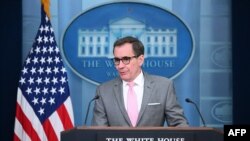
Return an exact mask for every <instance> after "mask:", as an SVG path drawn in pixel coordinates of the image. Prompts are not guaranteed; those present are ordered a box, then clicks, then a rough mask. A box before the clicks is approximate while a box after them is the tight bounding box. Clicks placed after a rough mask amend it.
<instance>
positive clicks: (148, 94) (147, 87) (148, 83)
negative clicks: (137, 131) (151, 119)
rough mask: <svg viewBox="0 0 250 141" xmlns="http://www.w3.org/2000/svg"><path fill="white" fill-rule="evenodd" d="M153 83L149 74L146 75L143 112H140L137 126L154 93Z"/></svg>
mask: <svg viewBox="0 0 250 141" xmlns="http://www.w3.org/2000/svg"><path fill="white" fill-rule="evenodd" d="M153 87H154V85H153V81H152V80H151V79H150V77H149V76H148V74H146V73H144V90H143V98H142V105H141V110H140V112H139V116H138V120H137V124H138V123H139V121H140V120H141V118H142V115H143V113H144V111H145V109H146V107H147V105H148V101H149V100H150V97H151V95H152V91H153Z"/></svg>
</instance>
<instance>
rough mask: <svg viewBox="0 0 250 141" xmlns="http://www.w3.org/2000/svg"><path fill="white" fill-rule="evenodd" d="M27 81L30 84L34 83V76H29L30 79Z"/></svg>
mask: <svg viewBox="0 0 250 141" xmlns="http://www.w3.org/2000/svg"><path fill="white" fill-rule="evenodd" d="M28 82H29V83H30V85H31V84H33V83H34V78H32V77H30V79H29V80H28Z"/></svg>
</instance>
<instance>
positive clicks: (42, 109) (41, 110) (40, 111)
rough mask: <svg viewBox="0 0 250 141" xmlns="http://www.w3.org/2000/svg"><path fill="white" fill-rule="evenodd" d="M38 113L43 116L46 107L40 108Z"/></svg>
mask: <svg viewBox="0 0 250 141" xmlns="http://www.w3.org/2000/svg"><path fill="white" fill-rule="evenodd" d="M38 113H40V116H41V115H42V114H44V108H40V109H39V111H38Z"/></svg>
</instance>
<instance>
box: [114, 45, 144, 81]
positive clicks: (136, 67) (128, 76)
mask: <svg viewBox="0 0 250 141" xmlns="http://www.w3.org/2000/svg"><path fill="white" fill-rule="evenodd" d="M133 56H135V54H134V52H133V49H132V44H131V43H125V44H123V45H121V46H116V47H115V49H114V57H115V58H119V59H122V58H123V57H132V58H131V59H130V62H129V64H127V65H126V64H124V63H123V62H122V60H121V61H120V63H119V64H118V65H115V67H116V69H117V71H118V72H119V75H120V77H121V79H122V80H124V81H133V80H134V79H135V78H136V77H137V76H138V75H139V74H140V72H141V66H142V64H143V61H144V56H143V55H140V56H139V57H138V58H135V57H133Z"/></svg>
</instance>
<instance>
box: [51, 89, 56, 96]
mask: <svg viewBox="0 0 250 141" xmlns="http://www.w3.org/2000/svg"><path fill="white" fill-rule="evenodd" d="M50 92H51V93H52V95H54V94H55V93H56V88H54V87H52V88H51V90H50Z"/></svg>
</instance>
